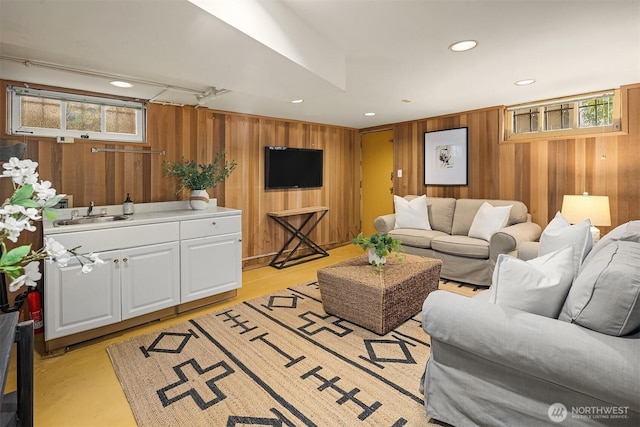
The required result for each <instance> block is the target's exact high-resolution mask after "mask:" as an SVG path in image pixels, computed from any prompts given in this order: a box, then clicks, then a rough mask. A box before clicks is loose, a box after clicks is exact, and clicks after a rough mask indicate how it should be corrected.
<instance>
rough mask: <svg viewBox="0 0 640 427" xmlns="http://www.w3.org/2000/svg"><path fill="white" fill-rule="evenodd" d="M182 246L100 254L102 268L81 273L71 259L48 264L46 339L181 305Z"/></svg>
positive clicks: (164, 244) (161, 245)
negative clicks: (60, 265) (59, 264)
mask: <svg viewBox="0 0 640 427" xmlns="http://www.w3.org/2000/svg"><path fill="white" fill-rule="evenodd" d="M179 251H180V246H179V244H178V242H172V243H163V244H158V245H150V246H143V247H139V248H131V249H126V250H115V251H107V252H101V253H100V259H102V260H103V261H105V264H104V265H101V266H97V267H95V268H94V269H93V271H92V272H91V273H90V274H82V273H81V272H80V270H81V269H82V265H81V264H80V262H79V261H78V260H75V259H74V260H73V262H70V263H69V265H68V266H67V267H65V268H57V267H55V266H52V265H50V266H48V268H46V270H45V274H46V278H47V288H46V303H45V305H46V307H47V310H46V313H45V316H46V318H45V323H46V325H47V327H46V328H45V339H47V340H48V339H52V338H58V337H61V336H65V335H69V334H74V333H78V332H83V331H86V330H89V329H93V328H97V327H100V326H105V325H110V324H112V323H116V322H120V321H122V320H126V319H130V318H132V317H136V316H141V315H143V314H146V313H151V312H153V311H157V310H160V309H163V308H166V307H173V306H175V305H177V304H179V303H180V286H179V283H180V264H179V256H180V252H179Z"/></svg>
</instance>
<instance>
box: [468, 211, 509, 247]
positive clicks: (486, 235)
mask: <svg viewBox="0 0 640 427" xmlns="http://www.w3.org/2000/svg"><path fill="white" fill-rule="evenodd" d="M510 211H511V205H508V206H491V205H490V204H489V203H487V202H484V203H483V204H482V206H480V209H478V212H476V216H475V217H474V218H473V222H472V223H471V227H470V228H469V237H475V238H477V239H482V240H486V241H487V242H488V241H490V240H491V236H493V235H494V234H495V233H496V232H497V231H498V230H500V229H501V228H503V227H504V226H505V225H507V221H508V220H509V212H510Z"/></svg>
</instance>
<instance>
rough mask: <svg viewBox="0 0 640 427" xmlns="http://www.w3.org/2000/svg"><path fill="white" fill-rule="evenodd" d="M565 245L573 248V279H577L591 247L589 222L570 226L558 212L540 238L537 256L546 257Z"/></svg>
mask: <svg viewBox="0 0 640 427" xmlns="http://www.w3.org/2000/svg"><path fill="white" fill-rule="evenodd" d="M567 245H572V246H573V257H574V260H573V270H574V277H577V276H578V272H579V271H580V266H581V265H582V261H584V259H585V257H586V256H587V255H588V254H589V251H590V250H591V248H592V247H593V239H592V237H591V222H590V221H589V220H588V219H585V220H584V221H583V222H581V223H578V224H574V225H571V224H569V221H567V220H566V219H565V217H563V216H562V214H561V213H560V212H558V213H556V216H555V217H554V218H553V219H552V220H551V222H550V223H549V225H547V226H546V227H545V229H544V231H543V232H542V235H541V236H540V249H539V254H540V255H546V254H549V253H551V252H554V251H557V250H558V249H561V248H564V247H565V246H567Z"/></svg>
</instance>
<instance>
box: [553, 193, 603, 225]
mask: <svg viewBox="0 0 640 427" xmlns="http://www.w3.org/2000/svg"><path fill="white" fill-rule="evenodd" d="M562 216H564V217H565V218H566V219H567V221H569V223H570V224H577V223H579V222H582V221H584V220H585V219H589V220H590V221H591V225H594V226H602V227H608V226H610V225H611V213H610V210H609V197H608V196H590V195H589V194H587V193H585V194H583V195H565V196H564V199H563V200H562Z"/></svg>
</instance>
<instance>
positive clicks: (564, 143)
mask: <svg viewBox="0 0 640 427" xmlns="http://www.w3.org/2000/svg"><path fill="white" fill-rule="evenodd" d="M8 83H9V82H6V81H2V89H3V90H4V88H5V86H6V84H8ZM11 83H15V82H11ZM621 92H622V100H623V102H624V103H625V104H626V105H627V107H626V108H627V110H626V112H627V114H626V117H625V122H626V123H627V125H626V128H625V129H626V133H625V134H616V135H601V136H592V137H586V138H585V137H582V138H568V139H562V140H531V141H525V142H518V143H505V142H501V135H502V128H503V126H502V117H503V110H504V109H503V107H492V108H486V109H482V110H476V111H470V112H463V113H458V114H452V115H448V116H444V117H436V118H426V119H422V120H415V121H410V122H403V123H396V124H393V125H390V127H391V128H392V129H393V131H394V147H395V148H394V157H395V159H394V163H395V167H394V168H395V169H402V170H403V177H402V178H396V179H395V182H394V187H395V193H396V194H399V195H405V194H423V193H426V194H427V196H437V197H456V198H462V197H469V198H489V199H514V200H521V201H523V202H524V203H525V204H526V205H527V206H528V207H529V211H530V212H531V214H532V215H533V219H534V221H535V222H537V223H538V224H540V225H542V226H544V225H546V224H547V223H548V222H549V220H550V219H551V218H552V217H553V215H554V214H555V212H557V211H558V210H560V208H561V205H562V196H563V195H564V194H580V193H582V192H583V191H588V192H589V193H591V194H597V195H607V196H609V198H610V202H611V216H612V223H613V224H612V227H615V226H617V225H619V224H622V223H625V222H627V221H629V220H632V219H640V179H639V178H640V167H639V165H640V84H638V85H632V86H626V87H623V88H622V90H621ZM0 114H1V115H2V116H3V117H6V103H0ZM0 126H1V128H0V132H1V134H2V135H4V134H5V133H6V130H5V123H4V122H3V123H2V124H1V125H0ZM462 126H466V127H468V128H469V185H467V186H454V187H447V186H429V187H425V186H424V184H423V176H424V171H423V168H424V161H423V150H424V143H423V139H424V132H425V131H433V130H443V129H451V128H457V127H462ZM386 128H389V126H386ZM371 130H375V129H366V130H363V131H371ZM147 136H148V138H147V139H148V143H147V144H145V145H140V144H122V143H113V144H109V143H104V142H97V141H76V143H75V144H57V143H55V141H54V140H53V139H51V138H42V139H33V138H27V143H28V148H27V154H26V156H27V157H28V158H31V159H33V160H36V161H38V162H39V163H40V169H39V171H40V175H41V178H42V179H48V180H50V181H52V183H53V185H54V187H55V188H56V189H57V190H58V191H59V192H64V193H67V194H72V195H73V196H74V202H75V204H76V206H86V205H87V204H88V203H89V201H90V200H94V201H95V203H96V204H98V205H101V204H119V203H121V202H122V200H123V199H124V197H125V195H126V193H131V196H132V198H133V200H134V201H135V202H155V201H168V200H185V199H186V197H187V195H186V194H175V186H174V182H173V181H171V180H170V179H169V178H167V177H166V176H165V175H164V174H163V172H162V162H163V161H164V160H179V159H180V158H182V157H185V158H187V159H194V160H196V161H197V162H199V163H205V162H210V161H212V160H213V158H214V156H215V154H216V153H217V152H218V151H219V150H220V149H222V148H225V149H226V150H227V158H228V159H235V160H236V161H237V162H238V167H237V169H236V171H235V172H233V174H232V175H231V176H230V177H229V179H228V180H227V181H225V182H224V183H223V184H221V185H219V186H218V187H216V188H215V189H213V191H210V195H211V196H212V197H217V198H218V203H219V205H221V206H229V207H233V208H237V209H241V210H242V211H243V257H244V258H245V266H250V265H260V264H262V265H264V264H266V263H268V261H269V260H270V256H271V254H273V253H274V252H276V251H277V250H278V249H279V248H280V246H281V244H282V242H283V241H284V238H285V235H284V232H283V231H282V230H281V229H280V228H279V227H278V226H277V224H275V222H273V221H272V220H269V219H268V217H267V215H266V214H267V212H270V211H279V210H283V209H292V208H299V207H305V206H312V205H325V206H328V207H329V208H330V211H329V213H328V215H327V217H326V218H325V219H324V220H323V221H322V222H321V224H320V225H319V227H318V229H317V230H316V231H315V232H314V235H313V239H314V240H315V241H317V242H319V243H320V244H321V245H323V246H324V247H332V246H335V245H339V244H343V243H346V242H348V241H349V240H350V239H351V238H352V237H353V236H354V235H355V234H357V233H358V232H359V230H360V143H359V142H360V138H359V134H358V131H357V130H355V129H349V128H342V127H338V126H329V125H321V124H314V123H306V122H297V121H290V120H280V119H273V118H268V117H259V116H251V115H243V114H236V113H227V112H219V111H213V110H208V109H204V108H197V109H196V108H193V107H175V106H163V105H158V104H150V105H149V107H148V127H147ZM5 139H10V140H13V141H15V140H18V141H20V140H22V138H15V137H9V136H7V137H6V138H5ZM268 145H281V146H290V147H308V148H321V149H323V150H324V153H325V175H324V187H323V188H322V189H307V190H264V178H263V174H264V169H263V168H264V165H263V163H264V157H263V156H264V148H263V147H265V146H268ZM91 147H106V148H116V147H118V148H128V149H142V150H152V151H162V150H164V151H166V153H167V154H166V156H159V155H154V154H146V155H144V154H129V153H127V154H123V153H97V154H96V153H91ZM603 157H604V158H603ZM9 184H10V183H8V181H7V180H0V191H2V193H3V194H9V192H10V186H9ZM612 227H603V228H601V229H602V231H603V232H607V231H609V230H610V229H611V228H612Z"/></svg>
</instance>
